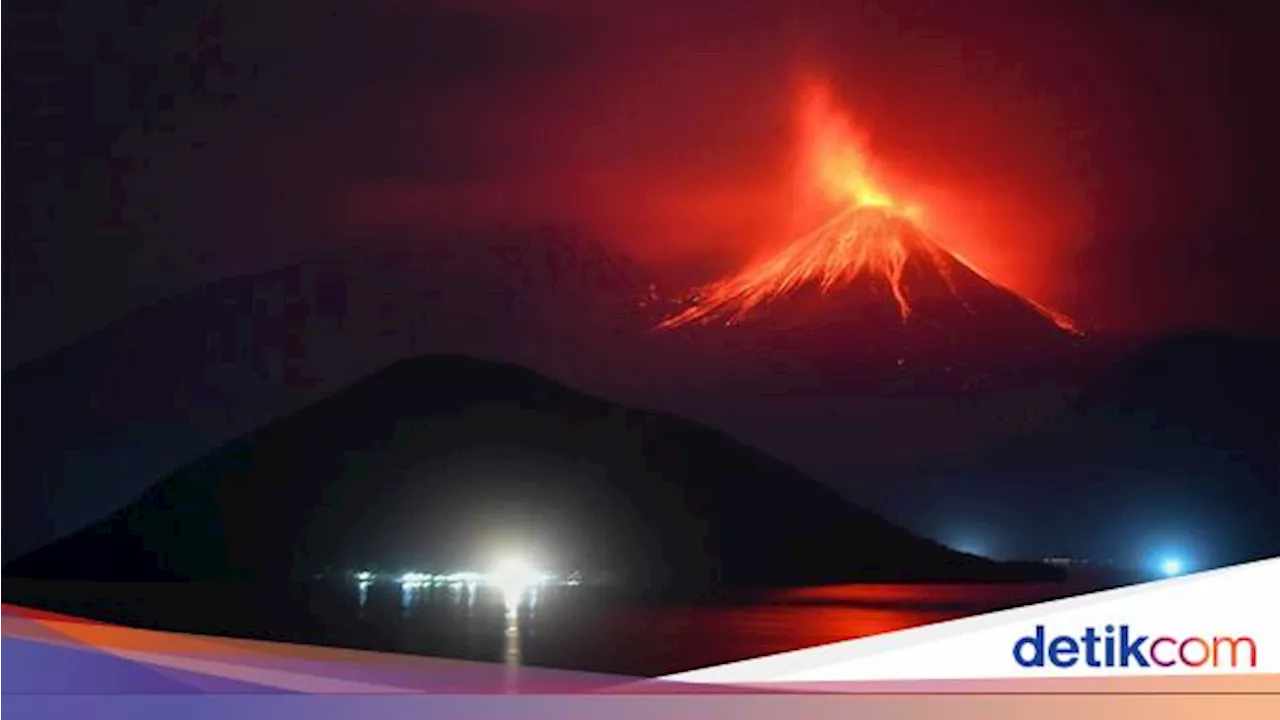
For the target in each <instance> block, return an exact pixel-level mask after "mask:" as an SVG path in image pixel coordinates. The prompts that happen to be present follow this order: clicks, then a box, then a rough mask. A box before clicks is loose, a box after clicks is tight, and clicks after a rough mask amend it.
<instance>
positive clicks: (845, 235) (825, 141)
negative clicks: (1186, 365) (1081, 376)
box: [659, 85, 1079, 334]
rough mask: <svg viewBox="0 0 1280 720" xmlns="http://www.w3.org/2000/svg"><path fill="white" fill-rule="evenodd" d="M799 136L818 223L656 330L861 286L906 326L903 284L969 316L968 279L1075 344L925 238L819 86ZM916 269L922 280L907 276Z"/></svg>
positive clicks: (1066, 321)
mask: <svg viewBox="0 0 1280 720" xmlns="http://www.w3.org/2000/svg"><path fill="white" fill-rule="evenodd" d="M800 129H801V137H802V141H803V147H802V153H803V154H802V158H803V162H802V169H801V172H802V173H803V175H804V181H805V182H806V183H807V184H808V186H809V189H811V190H812V191H816V194H817V196H818V197H819V200H820V202H821V204H822V206H823V208H824V212H825V216H826V217H827V219H826V220H825V222H822V223H821V224H820V225H818V227H817V228H816V229H815V230H812V231H811V232H809V233H807V234H805V235H802V236H800V237H798V238H796V239H795V240H793V241H792V242H790V243H789V244H788V245H786V246H785V247H784V248H783V249H782V250H781V251H779V252H777V253H776V254H774V255H772V256H769V257H767V258H765V259H764V260H762V261H760V262H758V263H755V264H752V265H750V266H749V267H747V268H746V269H745V270H743V271H742V272H740V273H738V274H736V275H733V276H731V277H728V278H726V279H724V280H721V281H719V282H716V283H713V284H711V285H708V286H705V287H703V288H700V289H698V290H697V291H696V292H695V293H694V294H693V297H692V299H691V300H690V302H689V305H688V306H687V307H686V308H685V309H684V310H683V311H681V312H679V313H676V314H674V315H672V316H670V317H668V318H666V319H665V320H663V322H662V323H661V324H660V325H659V327H660V328H663V329H670V328H675V327H678V326H681V325H686V324H689V323H695V322H711V321H721V322H723V323H724V324H726V325H733V324H737V323H739V322H741V321H743V320H745V319H747V318H748V317H749V316H751V315H752V314H753V313H754V312H756V311H760V310H763V308H764V307H765V306H766V305H769V304H771V303H773V302H775V301H778V300H781V299H783V298H785V297H787V296H789V295H791V294H792V293H794V292H795V291H797V290H799V289H801V288H804V287H810V286H812V287H816V288H818V289H819V290H820V291H821V293H822V294H823V295H827V294H829V293H831V292H832V291H834V290H836V289H838V288H842V287H845V286H849V285H851V284H853V283H854V281H855V280H858V279H859V278H867V279H869V280H871V281H873V282H878V283H881V284H883V285H885V286H887V288H888V291H889V293H888V294H889V295H890V296H891V297H892V300H893V302H894V303H896V306H897V312H898V314H899V315H900V316H901V318H902V320H903V321H904V322H906V321H907V320H909V319H910V317H911V315H912V313H913V310H914V304H913V303H914V300H913V296H914V294H915V290H916V288H915V287H914V286H913V283H912V282H911V281H909V276H915V277H924V276H929V277H934V278H938V279H940V280H941V281H942V284H943V285H944V286H945V288H946V291H947V292H948V294H949V295H950V296H952V297H954V298H955V299H957V300H959V301H961V302H962V303H964V304H965V305H966V306H967V305H968V300H967V293H966V292H964V291H963V290H962V289H961V286H960V285H959V284H957V282H956V276H957V274H960V273H966V272H967V273H971V274H972V276H976V278H978V279H981V280H982V281H984V282H983V283H982V284H983V285H989V286H991V287H993V288H996V289H999V290H1001V291H1003V292H1005V293H1008V294H1009V295H1011V296H1012V297H1014V298H1016V299H1017V300H1018V301H1019V302H1020V303H1021V304H1023V305H1025V306H1026V307H1027V308H1028V309H1030V310H1032V311H1034V312H1035V313H1036V314H1038V315H1039V316H1041V317H1043V318H1044V319H1046V320H1049V321H1050V322H1052V323H1053V324H1054V325H1056V326H1057V327H1058V328H1059V329H1060V330H1062V331H1064V332H1068V333H1071V334H1079V330H1078V329H1077V328H1076V325H1075V323H1073V322H1072V321H1071V319H1070V318H1068V317H1066V316H1065V315H1063V314H1061V313H1058V312H1056V311H1054V310H1051V309H1049V308H1046V307H1044V306H1043V305H1040V304H1039V303H1036V302H1034V301H1032V300H1030V299H1028V298H1026V297H1024V296H1022V295H1020V294H1018V293H1016V292H1014V291H1013V290H1011V289H1009V288H1008V287H1005V286H1003V285H1001V284H999V283H997V282H995V281H994V280H992V279H991V278H989V277H988V276H987V275H985V274H984V273H982V272H981V271H979V270H978V269H977V268H975V267H974V266H973V265H972V264H970V263H969V262H967V261H966V260H964V259H962V258H961V257H960V256H959V255H958V254H956V253H955V252H952V251H950V250H948V249H946V248H945V247H943V246H942V245H941V244H940V243H939V242H938V241H937V240H935V239H934V238H933V237H932V236H931V235H930V234H929V233H928V232H927V231H926V230H925V227H924V223H923V213H922V211H921V209H920V208H919V207H918V206H916V205H912V204H904V203H901V202H899V201H898V200H897V199H896V198H895V197H894V196H893V195H892V194H891V193H889V192H888V191H887V190H886V189H885V188H884V186H883V185H882V184H881V183H880V182H879V181H878V180H877V179H876V178H875V176H874V173H873V172H872V169H871V163H870V161H869V156H868V154H867V153H866V151H865V149H864V143H863V142H862V141H861V139H860V138H859V136H858V135H857V134H856V133H855V132H854V131H853V129H852V126H851V124H850V123H849V121H848V119H847V118H846V117H845V116H844V115H842V114H841V113H840V112H839V111H838V110H837V109H836V108H835V107H834V106H833V104H832V102H831V100H830V96H829V94H828V93H827V92H826V91H825V89H823V88H822V87H821V86H819V85H813V86H811V87H810V89H809V91H808V92H807V93H806V94H805V95H804V101H803V102H802V103H801V113H800ZM913 266H919V267H918V269H919V270H920V271H921V272H909V269H912V268H913ZM971 279H972V278H971ZM970 284H972V283H970Z"/></svg>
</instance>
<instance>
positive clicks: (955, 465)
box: [913, 333, 1280, 562]
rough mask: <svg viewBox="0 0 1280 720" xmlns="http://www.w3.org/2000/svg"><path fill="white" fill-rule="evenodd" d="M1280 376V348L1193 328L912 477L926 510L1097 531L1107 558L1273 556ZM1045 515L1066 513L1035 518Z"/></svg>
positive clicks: (1278, 517) (1055, 529)
mask: <svg viewBox="0 0 1280 720" xmlns="http://www.w3.org/2000/svg"><path fill="white" fill-rule="evenodd" d="M1277 367H1280V342H1276V341H1270V340H1257V339H1245V338H1237V337H1232V336H1228V335H1221V334H1215V333H1195V334H1187V335H1181V336H1178V337H1171V338H1167V339H1163V340H1160V341H1157V342H1153V343H1150V344H1147V345H1145V346H1143V347H1141V348H1139V349H1137V350H1136V351H1135V352H1133V353H1132V354H1131V355H1129V356H1128V357H1127V358H1125V359H1124V360H1122V361H1120V362H1118V363H1115V364H1114V365H1112V366H1110V367H1108V368H1106V369H1105V370H1104V371H1103V372H1101V373H1099V374H1098V375H1097V376H1096V377H1094V378H1093V379H1092V380H1091V381H1090V382H1088V383H1087V384H1085V385H1084V386H1083V387H1082V389H1081V390H1080V391H1079V392H1078V394H1077V396H1076V397H1075V398H1074V399H1073V400H1072V401H1071V402H1070V403H1069V404H1068V405H1067V406H1066V407H1064V409H1063V410H1061V411H1060V412H1058V413H1056V414H1054V415H1052V416H1051V417H1048V418H1045V419H1044V420H1043V421H1042V422H1040V423H1038V424H1036V425H1035V426H1033V427H1030V428H1028V429H1027V430H1026V431H1025V432H1023V433H1020V434H1017V435H1014V436H1011V437H1010V438H1009V439H1008V440H1006V441H1005V442H1003V443H1001V444H999V445H997V446H995V447H993V448H990V449H988V450H986V451H984V452H982V453H980V454H977V455H976V456H970V457H967V458H961V459H959V460H956V461H953V462H950V463H947V464H946V465H944V466H942V467H937V468H934V469H933V470H931V471H924V470H917V471H916V472H915V473H914V476H913V479H914V481H915V482H918V483H920V484H921V488H922V494H923V495H925V496H928V497H931V498H934V499H935V500H933V501H931V502H929V503H927V504H929V505H935V504H936V503H937V499H939V498H953V499H959V500H958V502H952V503H950V504H949V505H948V506H947V508H946V509H945V512H947V513H952V514H954V513H956V512H962V513H970V514H973V515H983V514H986V516H987V517H992V516H993V515H994V516H995V517H997V518H999V519H993V521H992V524H993V525H996V526H1003V527H1006V528H1008V529H1010V530H1011V531H1012V532H1015V533H1023V534H1024V535H1025V536H1028V537H1039V538H1053V537H1065V536H1066V535H1067V533H1068V529H1069V528H1073V527H1080V526H1082V525H1083V526H1089V525H1092V526H1095V527H1098V528H1099V532H1098V534H1097V539H1098V542H1097V547H1098V548H1099V551H1101V550H1100V548H1101V546H1102V545H1104V544H1109V545H1113V546H1120V547H1129V548H1132V549H1134V550H1135V552H1136V551H1140V550H1141V548H1143V547H1148V548H1149V547H1150V546H1151V545H1152V544H1153V543H1155V544H1158V543H1160V542H1163V543H1167V544H1171V545H1175V546H1179V545H1181V546H1188V545H1189V546H1194V547H1195V553H1194V554H1198V555H1199V556H1201V557H1204V558H1213V559H1215V560H1217V561H1222V562H1234V561H1240V560H1244V559H1250V558H1253V557H1262V556H1268V555H1274V554H1276V553H1280V376H1277V373H1276V368H1277ZM997 488H998V489H1000V490H999V493H998V494H996V489H997ZM976 498H985V500H983V501H981V502H984V503H985V505H986V506H987V507H986V508H978V507H976V506H973V504H972V503H974V502H975V500H974V499H976ZM995 498H999V505H1000V507H995V505H994V499H995ZM1036 506H1042V507H1047V506H1051V507H1052V508H1053V509H1054V512H1052V513H1043V514H1036V513H1032V514H1028V513H1027V511H1026V509H1027V508H1032V507H1036ZM988 511H989V514H987V512H988ZM941 512H943V510H942V509H941V508H940V512H939V514H941ZM1121 537H1123V538H1124V540H1125V541H1124V542H1117V539H1118V538H1121Z"/></svg>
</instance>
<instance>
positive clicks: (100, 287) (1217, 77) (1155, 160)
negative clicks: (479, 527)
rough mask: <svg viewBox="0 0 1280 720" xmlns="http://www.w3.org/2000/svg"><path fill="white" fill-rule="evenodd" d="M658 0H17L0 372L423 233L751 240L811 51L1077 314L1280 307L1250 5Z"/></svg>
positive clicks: (977, 227) (668, 244) (1190, 317)
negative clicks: (293, 267)
mask: <svg viewBox="0 0 1280 720" xmlns="http://www.w3.org/2000/svg"><path fill="white" fill-rule="evenodd" d="M664 3H665V0H664V2H644V3H631V2H610V3H594V2H563V3H554V2H547V3H539V2H534V1H533V0H508V1H501V0H494V1H487V2H481V1H476V2H461V1H459V2H452V3H434V4H433V3H427V2H388V1H385V0H375V1H373V2H369V1H363V2H354V1H345V0H320V1H318V2H317V1H311V2H306V3H299V2H293V1H292V0H287V1H286V2H280V3H258V2H248V1H245V2H240V1H232V2H224V3H217V4H212V3H208V4H206V3H189V4H188V3H183V4H181V5H180V6H174V5H173V4H171V3H167V4H163V5H161V4H158V3H157V4H153V3H143V2H103V1H101V0H71V1H70V2H66V3H58V4H57V5H62V6H64V8H65V9H64V10H62V11H60V12H54V11H49V10H45V11H32V12H28V13H26V14H24V13H23V12H22V8H19V7H17V6H15V8H14V9H12V10H10V11H9V18H8V19H9V22H8V23H7V24H6V30H5V33H6V37H5V39H6V40H8V41H9V42H7V43H6V49H5V61H6V63H5V73H6V74H5V145H6V147H5V149H6V154H5V157H6V170H7V177H6V180H7V183H6V188H5V208H4V209H5V211H6V221H7V222H6V224H5V241H4V273H5V274H4V301H5V303H4V316H3V319H4V321H5V324H6V329H7V332H6V333H5V339H6V340H7V341H8V343H7V351H6V353H5V355H4V364H5V366H6V367H12V366H13V365H15V364H17V363H20V362H22V361H24V360H28V359H31V358H33V357H36V356H39V355H41V354H43V353H45V352H47V351H49V350H51V349H54V348H56V347H58V346H60V345H64V344H66V343H68V342H71V341H73V340H75V339H76V338H77V337H80V336H83V335H84V334H85V333H87V332H89V331H91V330H93V329H95V328H97V327H100V326H102V325H103V324H105V323H107V322H109V321H111V320H113V319H115V318H118V317H120V316H122V315H124V314H125V313H126V312H128V311H129V310H130V309H132V308H135V307H137V306H139V305H141V304H145V303H148V302H153V301H155V300H157V299H159V298H162V297H166V296H169V295H172V294H175V293H177V292H181V291H184V290H187V289H190V288H193V287H196V286H199V285H201V284H204V283H206V282H209V281H212V280H215V279H218V278H221V277H225V276H228V275H232V274H239V273H244V272H250V271H258V270H264V269H268V268H271V267H275V266H279V265H281V264H284V263H287V262H292V261H297V260H301V259H305V258H311V257H316V256H320V255H324V254H326V253H329V252H332V251H335V250H339V249H342V248H347V247H352V246H362V247H365V248H373V249H378V248H382V247H384V246H385V247H387V248H388V249H390V248H401V249H406V248H407V249H410V250H412V248H413V247H414V244H415V243H416V242H419V241H420V239H421V238H422V237H425V236H426V234H427V229H428V228H430V227H436V226H440V225H446V224H447V225H457V226H468V227H470V226H477V227H479V226H490V225H503V224H512V225H516V226H522V225H526V224H527V225H530V226H534V225H548V224H550V225H563V226H566V227H575V228H580V229H585V230H586V231H587V232H590V233H591V234H593V235H594V236H596V237H598V238H600V239H601V240H602V241H603V242H607V243H609V244H610V245H611V246H614V247H616V248H618V249H619V250H623V251H626V252H629V253H631V254H634V255H636V256H637V257H639V258H641V259H645V260H651V261H661V262H664V263H668V262H676V263H678V262H681V261H684V260H687V259H691V258H699V257H702V256H704V255H708V254H710V255H713V256H716V257H719V258H724V259H726V262H731V261H732V260H736V259H737V258H741V257H746V256H747V254H748V253H750V252H751V251H752V250H754V249H755V248H757V247H759V245H760V244H761V243H766V242H770V241H773V240H775V239H776V236H777V231H778V227H779V218H780V216H781V213H780V211H779V208H781V207H783V206H784V205H785V202H786V200H787V197H788V195H787V192H788V187H787V167H788V163H789V162H791V158H790V157H789V155H788V153H789V152H790V144H789V142H788V136H787V127H786V125H787V122H788V117H789V116H788V113H789V112H790V104H789V102H790V97H791V94H792V92H793V90H794V83H795V80H796V78H797V77H799V76H801V75H803V74H815V73H816V74H820V75H821V76H823V77H825V78H828V79H829V80H830V81H831V82H832V83H833V85H834V86H835V87H836V88H837V91H838V93H839V96H840V98H841V100H842V101H843V102H844V104H845V106H846V107H847V108H848V109H849V111H850V113H851V114H852V115H853V117H854V118H855V119H856V120H857V122H858V123H859V124H860V125H861V126H862V127H864V128H865V129H866V130H867V131H868V132H869V133H870V136H871V138H872V140H871V142H872V147H873V149H874V151H875V154H876V156H877V159H878V160H879V161H880V162H881V163H882V164H883V166H884V168H885V170H886V172H887V173H888V175H889V176H890V177H892V178H893V179H894V180H895V182H896V183H897V185H896V186H897V187H899V188H904V189H905V190H906V192H907V193H908V194H910V195H911V196H912V197H916V198H920V199H921V200H922V201H923V202H924V203H925V204H926V205H927V206H928V207H929V208H930V211H931V214H932V216H933V217H934V218H935V219H936V220H937V221H938V222H939V224H940V225H941V226H942V227H943V228H945V234H946V235H947V237H948V240H949V241H950V242H951V243H953V244H954V246H955V247H956V248H958V249H960V250H962V251H963V252H964V253H965V254H966V255H967V256H969V257H970V258H972V259H973V260H975V261H977V262H978V263H979V264H980V265H982V266H983V267H985V268H987V269H989V270H990V271H992V272H993V273H994V274H996V275H998V276H999V277H1001V278H1003V279H1005V281H1006V282H1007V283H1008V284H1009V285H1011V286H1013V287H1015V288H1016V289H1018V290H1019V291H1022V292H1025V293H1028V294H1030V295H1032V296H1034V297H1036V298H1038V299H1041V300H1043V301H1045V302H1047V303H1050V304H1052V305H1054V306H1055V307H1059V308H1062V309H1063V310H1065V311H1067V312H1069V313H1071V314H1072V315H1074V316H1075V317H1077V318H1080V319H1081V320H1082V322H1084V323H1085V324H1086V325H1088V326H1090V327H1095V328H1108V329H1116V330H1123V331H1143V332H1150V331H1157V330H1165V329H1169V328H1175V327H1186V326H1207V327H1214V328H1222V329H1229V330H1236V331H1248V332H1255V333H1268V334H1271V333H1275V332H1276V331H1277V329H1280V325H1277V320H1276V315H1275V313H1274V310H1275V308H1276V307H1277V306H1280V299H1278V298H1277V296H1276V292H1277V290H1276V285H1275V283H1274V282H1272V279H1273V276H1274V268H1275V267H1276V266H1277V260H1280V251H1278V250H1277V247H1278V245H1277V243H1276V242H1275V240H1274V231H1273V229H1271V228H1270V227H1269V226H1267V224H1266V223H1265V221H1264V215H1265V214H1266V212H1265V210H1264V208H1267V207H1268V201H1269V200H1270V199H1271V198H1270V197H1267V196H1265V195H1264V189H1265V188H1269V187H1272V186H1273V183H1269V182H1267V180H1269V179H1270V174H1269V171H1270V169H1271V168H1272V167H1274V157H1275V152H1274V150H1275V141H1274V138H1273V128H1274V127H1275V126H1276V124H1275V122H1274V120H1275V113H1274V100H1273V99H1272V98H1271V97H1270V95H1271V90H1270V88H1271V87H1273V85H1274V83H1273V78H1271V77H1269V71H1268V66H1269V63H1267V62H1265V59H1266V57H1267V53H1266V52H1264V46H1263V42H1264V41H1265V40H1266V37H1265V35H1266V31H1265V28H1266V27H1267V23H1266V22H1264V20H1265V18H1263V17H1262V13H1263V12H1265V11H1264V10H1261V9H1259V10H1257V11H1250V10H1247V9H1246V6H1250V5H1255V4H1253V3H1232V4H1230V5H1229V7H1223V6H1222V5H1221V4H1216V3H1207V2H1204V3H1193V2H1140V3H1107V2H1075V1H1067V0H1061V1H1059V0H1044V1H1041V2H1035V3H1027V2H1012V1H1010V2H987V1H982V2H977V1H975V2H964V3H955V2H943V1H937V2H927V1H926V0H913V1H912V2H903V3H881V4H875V3H859V2H829V3H815V2H808V3H806V2H787V3H759V4H754V3H745V4H744V3H739V2H712V3H701V4H698V7H696V8H693V7H690V6H691V5H694V4H693V3H685V2H679V3H675V2H672V3H666V4H664ZM668 4H669V5H670V7H667V5H668ZM20 5H21V6H22V7H29V6H34V7H37V8H38V7H40V6H41V5H44V6H53V5H55V4H54V3H39V2H31V3H21V4H20ZM747 5H752V6H753V7H750V8H748V7H746V6H747Z"/></svg>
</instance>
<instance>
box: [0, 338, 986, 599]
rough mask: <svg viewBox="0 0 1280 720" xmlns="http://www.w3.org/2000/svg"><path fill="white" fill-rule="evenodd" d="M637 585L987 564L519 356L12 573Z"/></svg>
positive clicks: (370, 395)
mask: <svg viewBox="0 0 1280 720" xmlns="http://www.w3.org/2000/svg"><path fill="white" fill-rule="evenodd" d="M503 542H505V543H514V544H516V546H517V547H526V546H529V545H532V546H534V547H539V546H540V547H543V548H545V552H546V553H547V556H548V557H549V558H550V562H551V563H552V565H553V566H557V567H560V568H563V569H567V568H584V569H586V570H587V571H588V572H593V573H597V574H605V575H608V576H611V577H614V578H616V579H618V580H620V581H621V582H624V583H627V584H630V585H636V586H643V587H679V588H693V589H705V588H708V587H714V586H719V585H752V584H761V585H775V584H786V583H814V582H825V581H839V580H854V579H870V578H876V579H903V578H947V577H953V578H954V577H970V578H973V577H997V576H1000V575H1001V573H1004V572H1006V571H1005V570H1004V569H1003V568H1002V567H1001V566H997V565H995V564H993V563H990V562H988V561H985V560H981V559H978V558H975V557H972V556H968V555H963V554H959V553H956V552H953V551H951V550H948V549H945V548H943V547H941V546H939V545H936V544H934V543H932V542H929V541H926V540H923V539H920V538H918V537H916V536H914V535H911V534H910V533H908V532H906V531H904V530H901V529H899V528H898V527H896V526H894V525H892V524H890V523H888V522H886V521H885V520H883V519H881V518H879V517H877V516H875V515H873V514H872V513H869V512H867V511H865V510H862V509H860V508H858V507H856V506H854V505H852V504H850V503H848V502H846V501H845V500H843V499H842V498H841V497H839V496H838V495H837V494H836V493H834V492H833V491H831V490H829V489H827V488H826V487H825V486H823V485H821V484H819V483H817V482H815V481H813V480H810V479H809V478H807V477H805V476H804V475H802V474H801V473H799V472H798V471H796V470H794V469H792V468H791V467H789V466H787V465H786V464H784V463H782V462H779V461H777V460H774V459H773V458H770V457H768V456H765V455H763V454H761V453H759V452H756V451H754V450H752V449H750V448H748V447H746V446H744V445H742V444H740V443H738V442H736V441H734V440H732V439H731V438H729V437H727V436H725V435H723V434H721V433H719V432H716V431H714V430H711V429H709V428H706V427H703V426H700V425H697V424H695V423H692V422H689V421H686V420H682V419H680V418H677V417H671V416H665V415H656V414H651V413H647V412H641V411H637V410H631V409H627V408H624V407H621V406H617V405H614V404H611V403H608V402H605V401H602V400H599V399H597V398H594V397H591V396H587V395H584V394H581V393H578V392H576V391H573V390H570V389H568V388H566V387H563V386H561V385H558V384H556V383H553V382H550V381H548V380H545V379H543V378H542V377H540V376H538V375H536V374H533V373H531V372H529V371H527V370H525V369H522V368H519V367H514V366H508V365H501V364H492V363H488V362H483V361H478V360H473V359H468V358H461V357H425V358H420V359H414V360H409V361H405V362H401V363H398V364H396V365H394V366H392V367H390V368H388V369H386V370H385V371H383V372H380V373H378V374H376V375H374V376H372V377H370V378H368V379H366V380H363V381H361V382H359V383H357V384H355V385H353V386H351V387H349V388H347V389H346V390H343V391H341V392H340V393H338V394H336V395H334V396H332V397H330V398H328V399H326V400H324V401H322V402H320V403H318V404H316V405H314V406H311V407H309V408H307V409H305V410H303V411H301V412H298V413H296V414H293V415H290V416H289V417H286V418H283V419H281V420H278V421H276V422H274V423H272V424H270V425H269V426H267V427H265V428H263V429H261V430H258V431H256V432H254V433H251V434H249V435H247V436H245V437H243V438H241V439H239V440H236V441H234V442H232V443H231V444H230V445H227V446H226V447H224V448H222V449H221V450H218V451H217V452H215V453H213V454H212V455H210V456H208V457H206V458H205V459H203V460H200V461H198V462H196V463H195V464H193V465H191V466H189V467H187V468H185V469H183V470H181V471H179V472H177V473H176V474H174V475H172V476H170V477H169V478H167V479H165V480H164V481H162V482H160V483H159V484H157V485H156V486H155V487H153V488H152V489H150V490H148V491H147V492H146V493H145V494H143V495H142V496H141V497H139V498H138V499H137V500H135V501H134V502H132V503H131V504H129V505H128V506H127V507H126V508H124V509H122V510H121V511H119V512H117V513H115V514H113V515H111V516H110V517H108V518H106V519H104V520H102V521H100V522H97V523H94V524H93V525H91V526H90V527H88V528H86V529H84V530H82V531H80V532H78V533H76V534H74V535H72V536H70V537H67V538H65V539H63V540H60V541H58V542H56V543H54V544H52V545H50V546H48V547H45V548H43V549H40V550H37V551H35V552H33V553H31V554H29V555H27V556H25V557H23V558H21V559H19V560H18V561H15V562H13V563H10V564H9V565H7V566H6V567H5V574H6V576H8V577H40V578H78V579H95V580H211V581H243V582H253V583H270V582H274V581H278V580H281V579H285V578H294V579H301V578H306V577H309V576H310V574H311V573H314V572H316V571H318V570H320V569H322V568H326V567H330V568H331V567H340V568H341V567H346V568H355V567H363V566H364V565H366V564H370V563H373V564H377V565H379V566H382V567H413V566H423V565H426V566H428V567H432V566H434V567H437V568H448V567H458V566H459V564H461V566H462V567H468V566H474V565H473V564H474V563H476V562H477V561H480V562H482V561H483V559H484V553H486V552H492V548H493V547H495V543H497V544H501V543H503Z"/></svg>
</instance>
